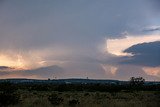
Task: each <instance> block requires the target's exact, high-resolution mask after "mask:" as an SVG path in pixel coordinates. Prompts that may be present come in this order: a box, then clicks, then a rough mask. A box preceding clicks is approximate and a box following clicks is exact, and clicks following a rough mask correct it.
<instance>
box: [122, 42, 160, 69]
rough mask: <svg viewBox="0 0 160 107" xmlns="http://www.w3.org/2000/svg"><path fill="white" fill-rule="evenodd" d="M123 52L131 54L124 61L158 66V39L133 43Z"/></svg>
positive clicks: (159, 53) (159, 45) (159, 62)
mask: <svg viewBox="0 0 160 107" xmlns="http://www.w3.org/2000/svg"><path fill="white" fill-rule="evenodd" d="M124 52H127V53H131V54H133V56H132V57H129V58H128V60H126V61H125V62H124V63H128V64H136V65H144V66H153V67H155V66H160V60H159V59H160V41H157V42H150V43H142V44H137V45H133V46H131V47H129V48H128V49H126V50H125V51H124Z"/></svg>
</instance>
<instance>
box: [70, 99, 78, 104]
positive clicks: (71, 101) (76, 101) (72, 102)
mask: <svg viewBox="0 0 160 107" xmlns="http://www.w3.org/2000/svg"><path fill="white" fill-rule="evenodd" d="M79 103H80V102H79V101H78V100H77V99H76V100H75V99H73V100H69V105H70V106H72V105H76V104H79Z"/></svg>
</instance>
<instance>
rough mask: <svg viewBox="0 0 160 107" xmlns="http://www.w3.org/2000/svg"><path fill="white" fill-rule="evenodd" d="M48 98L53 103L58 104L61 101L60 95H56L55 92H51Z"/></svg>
mask: <svg viewBox="0 0 160 107" xmlns="http://www.w3.org/2000/svg"><path fill="white" fill-rule="evenodd" d="M48 100H49V101H50V102H51V104H53V105H59V104H61V103H63V98H62V97H58V95H57V94H52V95H50V96H49V97H48Z"/></svg>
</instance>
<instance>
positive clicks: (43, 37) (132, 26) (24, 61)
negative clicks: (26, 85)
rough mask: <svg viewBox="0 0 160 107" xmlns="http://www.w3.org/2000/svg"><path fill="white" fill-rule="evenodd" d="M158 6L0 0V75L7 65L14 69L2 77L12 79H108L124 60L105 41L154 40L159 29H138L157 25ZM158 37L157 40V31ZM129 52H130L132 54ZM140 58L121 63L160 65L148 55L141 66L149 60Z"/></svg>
mask: <svg viewBox="0 0 160 107" xmlns="http://www.w3.org/2000/svg"><path fill="white" fill-rule="evenodd" d="M156 2H158V1H157V0H153V1H149V0H134V1H128V0H121V1H119V0H100V1H97V0H60V1H59V0H45V1H44V0H34V1H33V0H27V1H26V0H14V1H9V0H1V1H0V66H2V67H1V68H0V69H3V72H5V71H4V70H5V69H7V68H5V66H6V67H11V68H15V69H18V70H13V69H12V71H13V72H6V73H9V74H12V75H10V76H11V77H16V75H19V74H21V76H22V75H23V76H30V77H31V76H33V75H34V78H36V76H37V77H38V78H39V77H42V78H47V77H50V75H52V74H56V75H57V76H59V77H62V78H67V77H86V76H89V77H91V78H109V77H112V76H113V74H114V72H116V70H118V68H116V67H117V66H118V67H119V66H120V65H121V63H120V62H122V61H123V60H124V59H126V58H122V57H121V56H115V55H112V54H111V53H109V51H107V50H106V47H107V46H106V40H108V39H120V38H125V37H126V35H132V38H134V37H141V36H142V35H143V37H145V36H147V34H148V33H149V34H152V35H154V33H155V31H159V28H155V29H149V30H153V31H154V32H144V31H142V29H143V28H146V27H148V26H159V25H160V21H159V17H160V16H159V14H158V13H157V8H158V7H155V5H156ZM156 33H158V34H157V36H159V32H156ZM154 38H155V36H154ZM142 39H143V38H142ZM124 45H125V44H124ZM134 45H135V44H134ZM155 45H159V44H155ZM115 46H116V45H115ZM119 46H121V44H120V45H119ZM126 46H127V45H126ZM127 48H129V47H127ZM115 49H116V48H115ZM111 50H113V51H114V52H115V50H114V49H111ZM144 51H145V49H144ZM153 51H155V50H153ZM127 52H132V49H131V50H127ZM141 54H142V55H141V56H138V54H137V55H135V56H133V59H132V60H128V61H127V62H125V63H127V64H129V63H130V64H140V65H142V66H143V65H145V66H158V65H159V62H158V60H157V59H156V58H152V56H151V54H153V56H154V55H155V53H151V54H147V55H148V56H150V60H151V59H152V60H151V61H150V62H145V63H143V62H144V61H145V60H147V59H143V58H145V55H146V54H145V53H143V52H142V53H141ZM148 56H147V57H148ZM139 57H141V58H139ZM157 57H158V55H157ZM127 58H128V57H127ZM138 59H139V60H138ZM140 59H141V60H140ZM142 60H143V61H142ZM55 65H56V66H55ZM104 65H105V67H104ZM106 66H107V67H106ZM105 68H107V69H108V70H106V69H105ZM124 70H126V69H124ZM44 72H46V73H44ZM1 73H2V71H1ZM112 73H113V74H112ZM116 73H117V72H116ZM116 73H115V74H116ZM3 74H5V73H3ZM13 74H14V75H13ZM137 75H138V74H137ZM3 78H5V76H4V77H3ZM32 78H33V77H32ZM113 78H114V76H113ZM116 78H118V77H116V76H115V79H116Z"/></svg>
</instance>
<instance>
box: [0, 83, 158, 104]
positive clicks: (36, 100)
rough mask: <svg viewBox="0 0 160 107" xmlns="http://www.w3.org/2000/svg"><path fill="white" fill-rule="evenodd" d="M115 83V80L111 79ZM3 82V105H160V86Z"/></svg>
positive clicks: (0, 85) (0, 98) (0, 100)
mask: <svg viewBox="0 0 160 107" xmlns="http://www.w3.org/2000/svg"><path fill="white" fill-rule="evenodd" d="M111 83H112V82H111ZM111 83H87V84H83V83H70V84H66V83H51V82H50V81H49V82H48V83H47V82H46V83H44V82H43V81H42V82H37V83H36V82H31V83H30V82H24V83H22V82H21V80H20V81H19V82H18V83H17V82H16V83H11V82H9V81H7V82H1V83H0V107H159V105H160V85H159V84H157V83H156V82H155V83H154V84H148V85H144V84H131V83H129V84H126V83H124V84H113V83H112V84H111Z"/></svg>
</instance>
